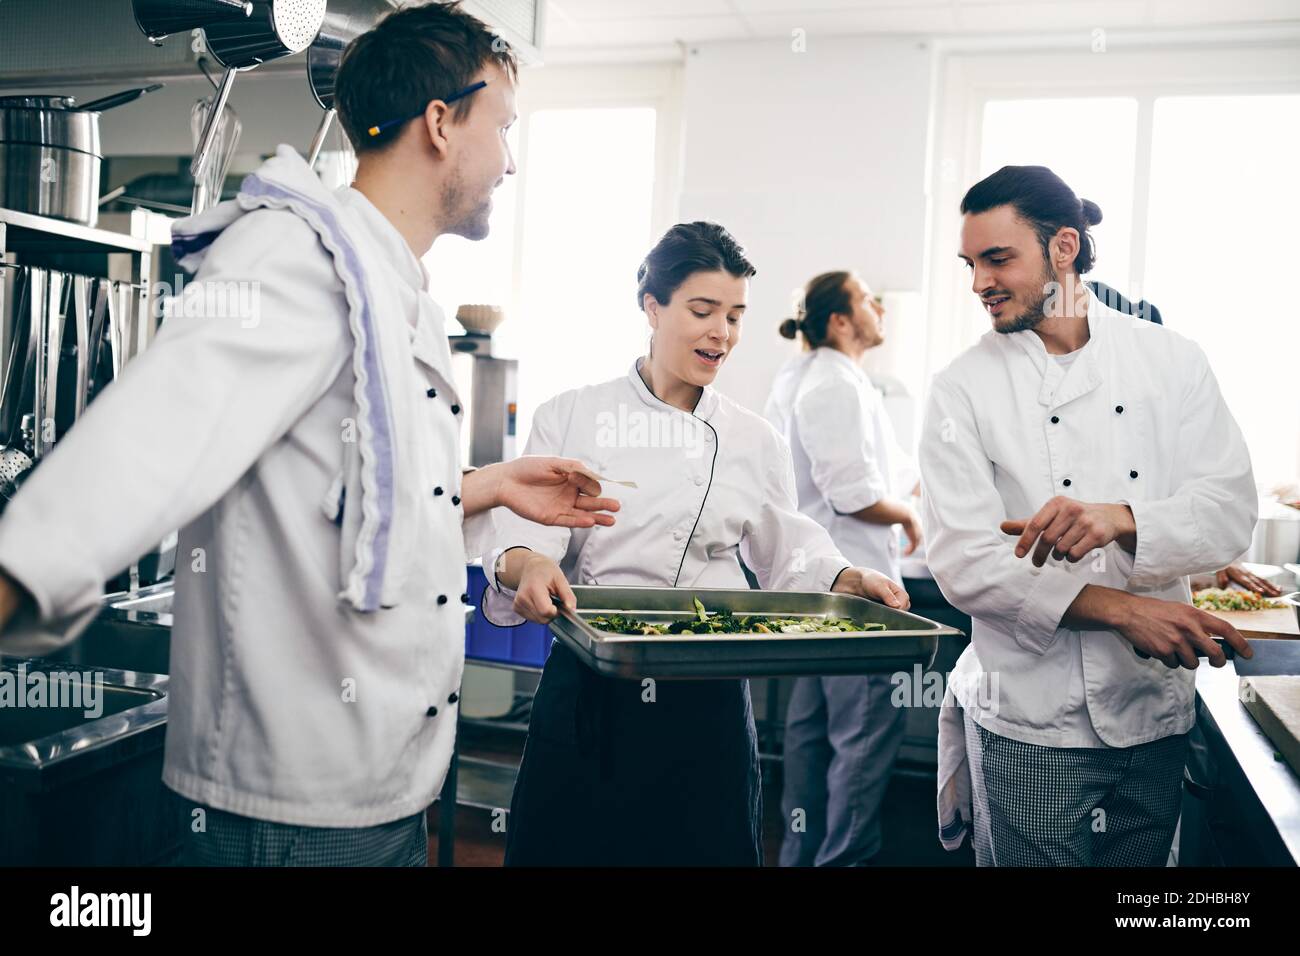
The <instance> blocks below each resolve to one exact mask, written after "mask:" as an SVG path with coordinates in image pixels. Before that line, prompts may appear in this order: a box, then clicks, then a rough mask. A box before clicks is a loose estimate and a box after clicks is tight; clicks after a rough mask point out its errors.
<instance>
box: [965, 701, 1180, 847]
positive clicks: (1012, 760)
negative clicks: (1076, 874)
mask: <svg viewBox="0 0 1300 956" xmlns="http://www.w3.org/2000/svg"><path fill="white" fill-rule="evenodd" d="M965 721H966V756H967V760H968V761H969V764H970V774H971V803H972V812H973V815H974V820H973V828H972V831H973V833H972V842H973V843H974V847H975V862H976V864H977V865H979V866H1164V865H1165V863H1166V861H1167V860H1168V857H1169V847H1170V845H1171V844H1172V843H1173V837H1174V827H1175V826H1176V825H1177V823H1178V815H1179V809H1180V806H1181V801H1182V782H1183V765H1184V764H1185V763H1186V760H1187V734H1178V735H1175V736H1171V737H1164V738H1161V739H1160V740H1153V741H1151V742H1150V743H1145V744H1139V745H1137V746H1135V747H1116V748H1106V749H1099V748H1092V747H1044V746H1040V745H1038V744H1027V743H1023V742H1021V741H1019V740H1012V739H1010V738H1008V737H1003V736H1000V735H998V734H995V733H993V732H992V731H989V730H985V729H984V728H983V727H981V726H979V724H977V723H975V721H974V720H972V719H971V717H970V715H969V714H968V715H966V717H965Z"/></svg>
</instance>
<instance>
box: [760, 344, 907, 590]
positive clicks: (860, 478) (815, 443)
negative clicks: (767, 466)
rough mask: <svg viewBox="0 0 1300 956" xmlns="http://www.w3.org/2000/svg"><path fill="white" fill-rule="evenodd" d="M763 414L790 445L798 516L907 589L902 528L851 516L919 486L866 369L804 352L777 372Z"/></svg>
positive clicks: (824, 352) (825, 352)
mask: <svg viewBox="0 0 1300 956" xmlns="http://www.w3.org/2000/svg"><path fill="white" fill-rule="evenodd" d="M764 415H765V416H766V417H767V420H768V421H770V422H771V423H772V424H773V425H774V426H775V427H776V430H777V431H779V432H781V434H782V435H784V436H785V439H786V441H787V442H789V445H790V453H791V456H792V458H793V460H794V475H795V489H796V491H797V492H798V495H799V510H800V511H802V512H803V513H804V514H806V515H808V516H809V517H810V518H812V519H813V520H814V521H816V522H817V523H818V524H820V525H821V526H822V527H823V528H825V529H826V530H827V531H829V532H830V535H831V540H833V541H834V542H835V543H836V545H838V546H839V549H840V550H841V551H843V552H844V556H845V557H847V558H848V559H849V560H850V561H852V562H853V563H854V564H855V565H858V566H859V567H866V568H873V569H875V570H877V571H880V572H881V573H883V574H887V575H889V576H890V577H891V578H893V579H894V580H895V581H897V582H898V583H899V584H902V582H903V574H902V570H901V568H900V567H899V541H898V529H897V528H896V527H894V526H891V525H882V524H870V523H868V522H866V521H861V520H859V519H858V518H854V517H852V515H853V514H854V513H855V512H857V511H861V510H862V509H863V508H870V507H871V506H872V505H874V504H875V503H876V502H878V501H879V500H880V499H881V498H884V497H894V498H898V499H900V500H906V499H907V498H909V497H910V496H911V491H912V488H914V487H915V485H916V470H915V467H914V466H913V465H912V463H911V461H910V460H909V459H908V456H907V455H906V454H905V453H904V452H903V450H902V449H901V448H900V447H899V445H898V440H897V439H896V438H895V437H894V426H893V424H892V423H891V422H890V420H889V415H888V413H886V411H885V403H884V400H883V399H882V398H881V396H880V392H878V391H877V390H876V388H875V386H874V385H873V384H872V383H871V379H870V378H869V377H868V376H867V373H866V371H865V370H864V369H863V368H862V366H860V365H859V364H858V363H857V362H855V361H853V359H851V358H849V357H848V356H847V355H845V354H844V353H843V352H841V351H840V350H839V349H836V348H831V347H830V346H823V347H821V348H817V349H813V350H812V351H810V352H805V353H804V354H802V355H799V356H797V357H795V358H793V359H791V360H790V361H789V362H787V363H786V364H785V365H784V366H783V367H782V368H781V371H780V372H778V373H777V377H776V381H775V382H774V383H773V386H772V393H771V395H770V396H769V397H768V401H767V407H766V408H765V409H764Z"/></svg>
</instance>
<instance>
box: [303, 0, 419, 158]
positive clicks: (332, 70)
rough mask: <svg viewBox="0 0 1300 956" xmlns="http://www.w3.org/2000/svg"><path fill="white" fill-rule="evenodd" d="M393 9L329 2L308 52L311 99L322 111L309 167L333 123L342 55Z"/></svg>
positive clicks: (382, 1)
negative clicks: (335, 88)
mask: <svg viewBox="0 0 1300 956" xmlns="http://www.w3.org/2000/svg"><path fill="white" fill-rule="evenodd" d="M396 9H397V2H396V0H330V5H329V10H328V11H327V12H326V14H325V21H324V23H322V24H321V28H320V33H319V34H317V36H316V39H315V40H314V41H313V42H312V45H311V47H310V49H308V50H307V81H308V82H309V83H310V84H311V94H312V96H314V97H316V102H317V103H319V104H320V108H321V109H323V110H324V111H325V115H324V116H323V117H321V121H320V126H319V127H318V128H317V130H316V136H315V138H314V139H313V140H312V144H311V148H310V149H309V150H308V155H307V162H308V163H310V164H311V165H313V166H314V165H315V164H316V159H317V157H318V156H320V151H321V148H322V147H323V146H324V145H325V136H326V134H328V133H329V130H330V126H331V125H333V123H334V117H335V111H334V81H335V80H336V79H337V77H338V73H339V64H340V63H342V62H343V51H344V50H345V49H347V46H348V44H349V43H351V42H352V41H353V40H355V39H356V38H357V37H359V36H360V35H361V34H363V33H365V32H366V31H367V30H371V29H373V28H374V27H375V26H376V25H377V24H378V23H379V21H380V20H382V19H383V18H384V17H385V16H386V15H387V14H389V13H391V12H392V11H394V10H396Z"/></svg>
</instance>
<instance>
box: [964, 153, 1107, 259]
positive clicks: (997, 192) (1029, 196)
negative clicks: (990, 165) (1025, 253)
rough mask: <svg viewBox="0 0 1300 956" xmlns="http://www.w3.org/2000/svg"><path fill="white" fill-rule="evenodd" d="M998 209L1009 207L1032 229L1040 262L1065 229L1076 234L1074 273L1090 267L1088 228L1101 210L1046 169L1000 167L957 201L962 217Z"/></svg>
mask: <svg viewBox="0 0 1300 956" xmlns="http://www.w3.org/2000/svg"><path fill="white" fill-rule="evenodd" d="M998 206H1011V207H1013V208H1014V209H1015V210H1016V214H1017V215H1018V216H1019V217H1020V218H1021V219H1023V220H1024V221H1025V222H1027V223H1029V225H1031V226H1033V228H1034V231H1035V232H1036V233H1038V242H1039V244H1040V245H1041V246H1042V247H1043V256H1044V258H1046V256H1047V248H1048V244H1049V243H1050V242H1051V241H1052V237H1053V236H1055V235H1056V233H1057V231H1058V230H1060V229H1062V228H1064V227H1066V226H1069V227H1070V228H1072V229H1075V230H1077V231H1078V233H1079V254H1078V255H1076V256H1075V257H1074V270H1075V272H1077V273H1079V274H1080V275H1082V274H1083V273H1085V272H1087V271H1088V270H1089V269H1091V268H1092V267H1093V264H1094V263H1095V262H1096V260H1097V247H1096V244H1095V243H1094V242H1093V238H1092V233H1090V232H1089V231H1088V227H1089V226H1095V225H1097V223H1099V222H1101V209H1100V208H1099V207H1098V206H1097V204H1096V203H1095V202H1092V201H1091V200H1088V199H1080V198H1079V197H1078V196H1076V195H1075V194H1074V190H1072V189H1071V188H1070V187H1069V186H1067V185H1066V184H1065V182H1064V180H1062V179H1061V177H1060V176H1058V175H1056V173H1054V172H1052V171H1051V170H1050V169H1048V168H1047V167H1046V166H1003V167H1002V168H1001V169H999V170H998V171H997V172H996V173H994V174H993V175H992V176H989V177H988V178H987V179H982V180H980V181H979V182H977V183H976V184H975V185H974V186H972V187H971V188H970V189H969V191H967V193H966V195H965V197H964V198H963V199H962V201H961V211H962V212H963V213H981V212H988V210H990V209H995V208H997V207H998Z"/></svg>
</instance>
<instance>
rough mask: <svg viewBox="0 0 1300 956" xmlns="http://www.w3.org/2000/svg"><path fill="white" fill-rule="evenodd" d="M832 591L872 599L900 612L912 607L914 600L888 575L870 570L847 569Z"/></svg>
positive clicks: (838, 578)
mask: <svg viewBox="0 0 1300 956" xmlns="http://www.w3.org/2000/svg"><path fill="white" fill-rule="evenodd" d="M831 590H832V591H837V592H839V593H840V594H857V595H859V596H861V597H866V598H871V599H872V600H873V601H879V602H880V603H881V604H886V605H888V606H889V607H894V608H898V609H899V610H900V611H906V610H907V609H908V608H909V607H911V606H912V599H911V598H910V597H908V596H907V592H906V591H904V590H903V589H902V588H901V587H900V586H899V585H897V584H895V583H894V582H893V581H892V580H891V579H890V578H889V577H887V576H886V575H884V574H881V573H880V572H879V571H872V570H871V569H870V568H845V569H844V570H843V571H841V572H840V575H839V577H837V578H836V579H835V583H834V584H833V585H832V586H831Z"/></svg>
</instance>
